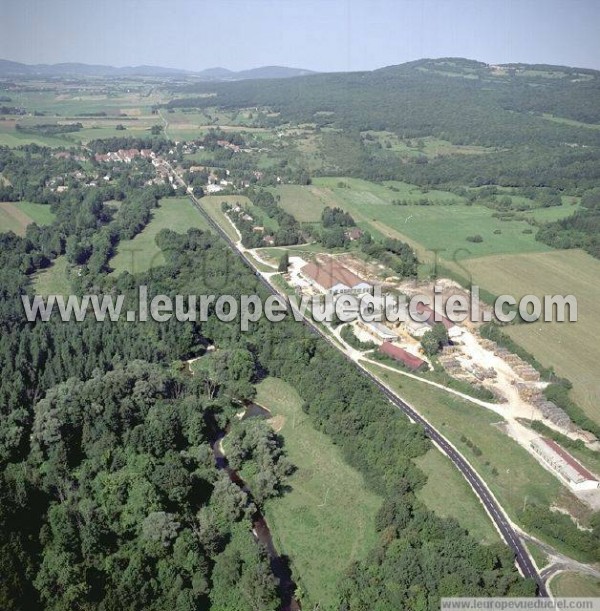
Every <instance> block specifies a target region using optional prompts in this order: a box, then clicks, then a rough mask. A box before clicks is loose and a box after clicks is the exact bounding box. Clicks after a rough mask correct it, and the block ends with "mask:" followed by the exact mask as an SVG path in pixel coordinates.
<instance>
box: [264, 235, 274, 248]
mask: <svg viewBox="0 0 600 611" xmlns="http://www.w3.org/2000/svg"><path fill="white" fill-rule="evenodd" d="M263 242H264V243H265V244H266V245H267V246H275V238H274V237H273V236H272V235H266V236H265V237H264V238H263Z"/></svg>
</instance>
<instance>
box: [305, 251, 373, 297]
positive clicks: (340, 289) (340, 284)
mask: <svg viewBox="0 0 600 611" xmlns="http://www.w3.org/2000/svg"><path fill="white" fill-rule="evenodd" d="M301 272H302V275H303V276H304V277H305V278H306V279H307V280H308V282H309V283H310V284H311V285H313V286H314V287H315V288H317V289H318V290H319V291H321V292H322V293H326V294H327V293H328V294H331V295H336V294H340V293H354V294H360V293H370V292H371V291H372V290H373V285H372V284H369V283H368V282H365V281H364V280H363V279H362V278H359V277H358V276H357V275H356V274H354V273H353V272H351V271H350V270H349V269H347V268H346V267H344V266H343V265H341V264H340V263H338V262H337V261H335V260H334V259H329V260H328V261H326V262H325V263H315V262H311V263H307V264H306V265H305V266H304V267H302V269H301Z"/></svg>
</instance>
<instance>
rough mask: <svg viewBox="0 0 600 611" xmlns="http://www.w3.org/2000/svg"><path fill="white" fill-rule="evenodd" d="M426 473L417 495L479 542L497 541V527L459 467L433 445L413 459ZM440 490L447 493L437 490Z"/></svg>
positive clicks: (430, 507)
mask: <svg viewBox="0 0 600 611" xmlns="http://www.w3.org/2000/svg"><path fill="white" fill-rule="evenodd" d="M415 462H416V463H417V465H418V466H419V468H420V469H422V471H423V472H424V473H425V474H426V475H427V483H426V484H425V486H424V487H423V488H422V489H421V490H419V492H418V493H417V496H418V498H419V499H421V500H422V501H423V502H424V503H425V504H426V505H427V507H429V509H431V510H432V511H435V513H437V514H438V515H439V516H441V517H443V518H454V519H455V520H457V521H458V523H459V524H460V525H461V526H462V527H463V528H465V529H466V530H468V531H469V532H470V533H471V534H472V535H473V536H474V537H475V538H476V539H477V540H478V541H480V542H481V543H496V542H498V541H500V536H499V535H498V531H497V530H496V529H495V528H494V525H493V524H492V521H491V520H490V518H489V516H488V515H487V513H486V512H485V509H484V508H483V505H481V503H480V502H479V500H478V499H477V498H476V497H475V494H474V493H473V490H471V488H470V486H469V484H467V482H466V480H465V479H464V477H462V475H461V474H460V473H459V472H458V469H456V468H455V467H454V465H453V464H452V463H451V462H450V459H449V458H447V457H446V456H444V454H442V453H441V452H440V451H438V450H437V449H436V448H432V449H431V450H429V452H427V454H425V455H424V456H421V457H420V458H418V459H417V460H416V461H415ZM440 490H444V491H446V492H447V493H445V494H440Z"/></svg>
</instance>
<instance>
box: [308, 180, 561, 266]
mask: <svg viewBox="0 0 600 611" xmlns="http://www.w3.org/2000/svg"><path fill="white" fill-rule="evenodd" d="M341 180H343V182H345V183H346V184H348V188H344V187H339V186H334V185H337V184H338V183H339V182H340V179H332V178H323V179H315V181H314V182H315V187H313V189H316V188H318V187H320V189H319V191H318V193H317V194H318V195H319V196H320V197H321V198H322V199H323V200H324V201H325V202H326V205H329V206H335V205H337V206H340V207H342V208H344V209H346V210H348V211H349V212H350V213H351V214H352V215H353V216H354V218H355V220H356V221H357V223H358V224H359V225H360V226H362V227H363V228H365V229H369V230H370V231H371V232H372V233H376V234H379V235H385V236H387V237H397V238H399V239H403V240H405V241H408V242H409V243H411V244H413V245H415V246H416V247H417V250H418V251H420V253H421V255H422V253H423V250H425V251H431V249H438V250H440V257H441V258H442V259H445V260H449V261H453V260H455V259H456V260H460V259H465V258H469V257H481V256H485V255H491V254H501V253H517V252H546V251H549V250H550V247H549V246H546V245H545V244H542V243H541V242H536V240H535V237H534V235H533V234H532V233H523V232H524V231H525V230H527V229H529V230H530V229H531V228H530V227H529V225H528V224H527V223H526V222H525V221H501V220H499V219H496V218H493V216H492V214H493V211H492V210H490V209H488V208H485V207H484V206H481V205H472V206H471V205H467V204H465V203H463V202H462V201H461V199H460V198H458V197H457V196H456V195H454V194H452V193H446V192H443V191H429V192H427V193H423V192H421V190H420V189H418V187H415V186H411V185H406V183H386V184H387V185H388V186H387V187H386V186H385V185H375V184H373V183H369V182H367V181H359V180H350V179H347V178H344V179H341ZM390 186H392V187H394V188H396V189H398V191H392V190H391V189H390V188H389V187H390ZM422 198H427V199H429V200H432V201H442V200H453V201H455V202H457V203H455V204H453V205H439V206H438V205H432V206H422V205H415V204H411V205H407V206H394V205H392V204H391V201H392V200H394V199H400V200H407V201H415V202H416V201H418V200H419V199H422ZM494 231H500V232H501V233H498V234H495V233H494ZM474 235H481V236H482V238H483V241H482V242H480V243H473V242H469V241H467V239H466V238H467V237H469V236H474ZM429 257H431V253H429V255H428V258H429ZM421 258H423V256H421Z"/></svg>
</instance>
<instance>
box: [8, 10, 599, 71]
mask: <svg viewBox="0 0 600 611" xmlns="http://www.w3.org/2000/svg"><path fill="white" fill-rule="evenodd" d="M4 13H5V17H4V23H7V24H10V27H8V28H6V32H3V36H2V38H1V39H0V57H2V58H6V59H7V60H8V61H15V62H19V63H25V64H57V63H82V64H88V65H104V66H114V67H118V68H121V67H135V66H157V67H163V68H170V69H179V70H186V71H191V72H200V71H202V70H206V69H211V68H215V67H224V68H226V69H228V70H232V71H234V72H238V71H242V70H249V69H253V68H257V67H263V66H285V67H292V68H298V69H303V70H313V71H316V72H353V71H366V70H373V69H377V68H382V67H385V66H390V65H398V64H403V63H406V62H409V61H415V60H419V59H425V58H432V59H433V58H442V57H460V58H472V59H476V60H477V61H481V62H484V63H487V64H507V63H524V64H551V65H562V66H570V67H578V68H591V69H600V39H598V37H597V33H596V27H597V24H598V23H600V3H597V2H595V1H594V0H570V1H569V2H567V1H566V0H549V1H548V2H545V3H544V4H543V6H540V4H539V3H537V2H535V1H534V0H526V1H524V2H520V3H517V2H513V1H511V2H507V3H504V4H502V5H501V6H499V5H498V4H497V3H496V2H493V1H492V0H480V1H479V2H475V1H474V0H457V1H456V2H452V3H449V2H446V1H445V0H424V1H423V2H415V1H414V0H400V1H397V2H391V1H390V0H375V1H374V2H364V1H362V0H354V1H353V0H330V1H328V2H326V3H323V2H316V0H303V1H302V2H297V3H291V2H290V3H288V2H278V3H277V2H273V1H271V0H251V1H246V2H242V1H241V0H228V1H227V2H224V3H223V4H221V5H220V6H219V7H218V9H217V10H215V8H214V7H213V6H212V4H210V3H208V2H205V1H204V0H202V1H200V2H192V0H175V1H174V2H169V3H167V2H165V1H164V0H150V1H149V2H144V3H142V2H139V1H137V0H132V1H131V2H129V3H128V4H127V5H126V6H123V4H119V3H118V2H116V0H107V1H106V2H105V3H103V4H102V5H101V6H99V5H96V4H94V3H92V2H91V1H90V0H83V1H80V2H75V1H74V0H58V1H57V2H53V3H52V6H48V3H44V2H42V1H41V0H24V1H23V2H20V3H18V4H16V3H15V4H12V5H11V4H9V5H8V6H7V7H6V8H5V10H4ZM32 40H34V41H35V42H34V43H33V44H32V42H31V41H32ZM145 41H147V43H146V42H145ZM90 42H92V43H93V44H90Z"/></svg>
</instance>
